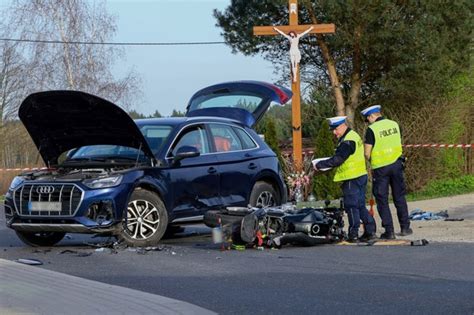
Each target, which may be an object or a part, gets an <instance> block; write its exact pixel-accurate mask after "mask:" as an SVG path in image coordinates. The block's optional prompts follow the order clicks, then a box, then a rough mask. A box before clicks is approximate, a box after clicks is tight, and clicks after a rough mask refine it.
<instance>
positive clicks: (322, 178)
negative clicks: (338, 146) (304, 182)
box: [313, 120, 342, 200]
mask: <svg viewBox="0 0 474 315" xmlns="http://www.w3.org/2000/svg"><path fill="white" fill-rule="evenodd" d="M333 138H334V136H333V134H332V133H331V131H330V130H329V124H328V122H327V120H323V122H322V124H321V127H320V128H319V131H318V134H317V136H316V139H315V141H314V143H315V145H314V156H315V157H326V156H332V155H334V148H335V145H334V141H333ZM334 173H335V170H331V171H329V172H325V173H323V174H320V175H317V176H313V192H314V194H315V197H316V199H318V200H323V199H337V198H339V197H341V195H342V194H341V188H340V184H338V183H335V182H334V181H333V177H334Z"/></svg>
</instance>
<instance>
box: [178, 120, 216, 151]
mask: <svg viewBox="0 0 474 315" xmlns="http://www.w3.org/2000/svg"><path fill="white" fill-rule="evenodd" d="M182 146H192V147H195V148H196V149H198V150H199V152H201V154H206V153H209V151H210V149H209V142H208V141H207V136H206V130H205V129H204V128H202V127H194V128H191V129H187V130H184V131H183V132H182V133H181V135H180V136H179V137H178V140H177V142H176V144H175V145H174V146H173V150H172V153H173V155H175V154H176V152H177V151H178V149H179V148H181V147H182Z"/></svg>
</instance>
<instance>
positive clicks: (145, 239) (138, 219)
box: [119, 189, 168, 247]
mask: <svg viewBox="0 0 474 315" xmlns="http://www.w3.org/2000/svg"><path fill="white" fill-rule="evenodd" d="M167 226H168V213H167V212H166V208H165V205H164V204H163V201H162V200H161V198H160V197H159V196H158V195H156V194H155V193H153V192H151V191H148V190H143V189H137V190H135V191H134V192H133V193H132V195H131V197H130V200H129V202H128V205H127V213H126V216H125V218H124V220H123V222H122V226H121V231H120V234H119V239H120V240H123V241H124V242H125V243H126V244H127V245H129V246H138V247H143V246H153V245H156V244H157V243H158V242H159V241H160V239H161V238H162V237H163V234H165V231H166V227H167Z"/></svg>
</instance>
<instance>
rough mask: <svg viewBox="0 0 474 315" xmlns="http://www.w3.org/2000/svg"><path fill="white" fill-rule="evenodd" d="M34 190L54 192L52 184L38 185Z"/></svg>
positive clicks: (46, 192)
mask: <svg viewBox="0 0 474 315" xmlns="http://www.w3.org/2000/svg"><path fill="white" fill-rule="evenodd" d="M36 192H37V193H38V194H51V193H53V192H54V187H53V186H38V187H37V188H36Z"/></svg>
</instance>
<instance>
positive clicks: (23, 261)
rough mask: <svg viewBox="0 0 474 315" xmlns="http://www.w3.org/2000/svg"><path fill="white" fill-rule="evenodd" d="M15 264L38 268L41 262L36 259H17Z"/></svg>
mask: <svg viewBox="0 0 474 315" xmlns="http://www.w3.org/2000/svg"><path fill="white" fill-rule="evenodd" d="M16 262H19V263H21V264H25V265H32V266H38V265H42V264H43V262H42V261H40V260H38V259H31V258H20V259H17V260H16Z"/></svg>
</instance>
